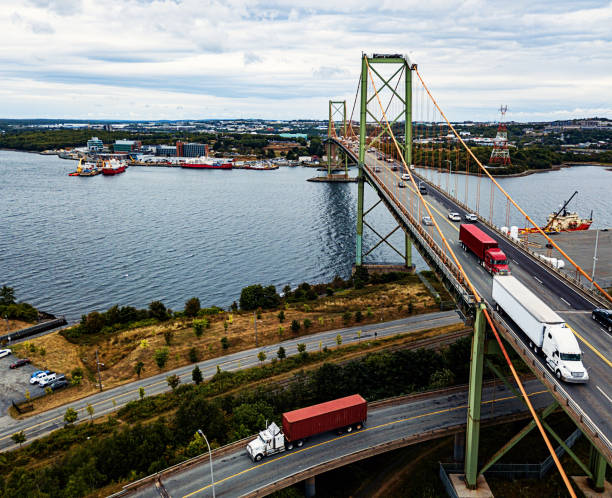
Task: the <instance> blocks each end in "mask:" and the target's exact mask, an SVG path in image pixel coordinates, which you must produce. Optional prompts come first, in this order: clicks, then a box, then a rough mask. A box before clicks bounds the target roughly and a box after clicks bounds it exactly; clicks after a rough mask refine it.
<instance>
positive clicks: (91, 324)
mask: <svg viewBox="0 0 612 498" xmlns="http://www.w3.org/2000/svg"><path fill="white" fill-rule="evenodd" d="M104 325H106V318H104V315H102V314H101V313H98V312H97V311H92V312H91V313H89V314H88V315H87V316H85V317H84V320H83V319H81V327H82V328H84V329H85V333H87V334H97V333H99V332H100V331H101V330H102V328H103V327H104Z"/></svg>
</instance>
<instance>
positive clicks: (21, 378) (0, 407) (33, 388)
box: [0, 354, 45, 417]
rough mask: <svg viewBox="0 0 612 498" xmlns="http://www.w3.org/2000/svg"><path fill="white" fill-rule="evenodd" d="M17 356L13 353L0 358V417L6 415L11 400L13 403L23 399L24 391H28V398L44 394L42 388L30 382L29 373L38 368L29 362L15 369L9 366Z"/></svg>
mask: <svg viewBox="0 0 612 498" xmlns="http://www.w3.org/2000/svg"><path fill="white" fill-rule="evenodd" d="M19 358H20V357H19V356H16V355H14V354H10V355H8V356H5V357H4V358H0V417H2V416H5V415H7V413H8V409H9V407H10V406H11V402H12V401H14V402H15V403H20V402H22V401H25V399H26V397H25V393H26V391H29V392H30V398H36V397H38V396H42V395H44V394H45V392H44V390H43V389H40V388H39V387H38V386H37V385H31V384H30V375H31V374H32V372H34V371H35V370H40V368H38V367H36V366H34V365H31V364H29V365H24V366H22V367H19V368H15V369H12V368H9V366H10V364H11V363H14V362H15V361H17V360H18V359H19Z"/></svg>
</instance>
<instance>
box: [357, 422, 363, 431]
mask: <svg viewBox="0 0 612 498" xmlns="http://www.w3.org/2000/svg"><path fill="white" fill-rule="evenodd" d="M362 427H363V425H361V423H359V424H357V425H355V430H356V431H360V430H361V428H362Z"/></svg>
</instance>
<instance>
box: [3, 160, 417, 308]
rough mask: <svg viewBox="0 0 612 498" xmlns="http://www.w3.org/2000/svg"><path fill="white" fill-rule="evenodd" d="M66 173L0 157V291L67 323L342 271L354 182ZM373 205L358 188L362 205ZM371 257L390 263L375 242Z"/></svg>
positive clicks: (55, 165) (348, 248)
mask: <svg viewBox="0 0 612 498" xmlns="http://www.w3.org/2000/svg"><path fill="white" fill-rule="evenodd" d="M74 169H75V162H74V161H66V160H63V159H59V158H57V157H55V156H40V155H37V154H26V153H19V152H9V151H0V212H2V213H3V215H2V217H1V218H0V285H10V286H12V287H14V288H15V290H16V294H17V298H18V299H19V300H24V301H29V302H31V303H32V304H34V305H35V306H37V307H39V308H40V309H42V310H45V311H49V312H52V313H55V314H64V315H66V317H67V318H68V319H69V320H74V319H78V318H79V317H80V315H81V314H82V313H86V312H89V311H92V310H94V309H97V310H104V309H107V308H108V307H110V306H112V305H113V304H115V303H118V304H121V305H127V304H129V305H132V306H137V307H146V306H147V305H148V303H150V302H151V301H153V300H156V299H159V300H162V301H163V302H164V303H165V304H166V305H167V306H170V307H172V308H174V309H182V308H183V306H184V303H185V301H186V300H187V299H188V298H190V297H192V296H198V297H199V298H200V301H201V302H202V304H203V305H212V304H216V305H219V306H224V307H225V306H228V305H229V304H231V302H232V301H234V300H238V298H239V295H240V290H241V289H242V287H244V286H246V285H250V284H253V283H261V284H265V285H269V284H273V285H276V286H277V288H278V289H281V288H282V287H283V286H285V285H287V284H290V285H292V286H296V285H298V284H299V283H301V282H303V281H308V282H323V281H329V280H331V279H332V278H333V277H334V276H335V275H341V276H342V277H344V278H347V277H348V276H349V275H350V269H351V264H352V262H353V260H354V253H355V249H354V248H355V235H354V233H355V212H356V204H357V201H356V192H357V189H356V185H355V184H316V183H310V182H306V181H305V180H306V178H309V177H311V176H314V175H318V174H319V173H318V172H316V171H314V170H312V169H306V168H281V169H279V170H276V171H244V170H232V171H190V170H182V169H170V168H151V169H146V168H141V167H132V168H129V169H128V171H127V172H126V173H124V174H122V175H118V176H116V177H105V176H102V175H98V176H96V177H91V178H81V177H69V176H67V175H68V173H69V172H70V171H73V170H74ZM374 202H375V196H374V195H373V194H372V193H371V192H370V193H369V195H368V200H367V203H366V205H367V206H370V205H371V204H373V203H374ZM371 216H372V218H371V219H372V221H373V223H374V226H376V227H377V229H379V230H380V232H381V233H382V232H385V233H387V232H388V231H391V229H392V228H393V219H392V218H391V216H390V215H389V214H388V213H387V212H386V210H385V209H384V208H383V207H382V206H378V207H377V208H376V209H375V210H374V211H373V212H372V215H371ZM395 235H396V237H395V238H394V239H393V240H394V242H395V243H397V244H398V247H400V248H401V247H402V246H401V242H402V240H403V237H402V235H400V234H399V232H398V233H396V234H395ZM368 241H369V243H370V245H373V244H374V243H375V242H376V240H375V239H374V237H370V238H369V239H366V245H367V242H368ZM371 258H372V259H373V260H376V261H398V260H399V257H398V256H397V255H396V254H395V253H394V252H393V251H392V250H390V249H388V248H383V247H381V248H379V249H377V250H376V251H375V252H374V253H373V254H372V256H371ZM417 264H418V265H419V267H420V268H424V267H425V266H424V264H423V262H422V260H420V259H419V260H418V261H417Z"/></svg>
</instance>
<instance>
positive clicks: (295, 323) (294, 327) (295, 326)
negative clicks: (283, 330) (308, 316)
mask: <svg viewBox="0 0 612 498" xmlns="http://www.w3.org/2000/svg"><path fill="white" fill-rule="evenodd" d="M291 330H292V331H293V333H297V332H298V330H300V322H298V321H297V320H292V321H291Z"/></svg>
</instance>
